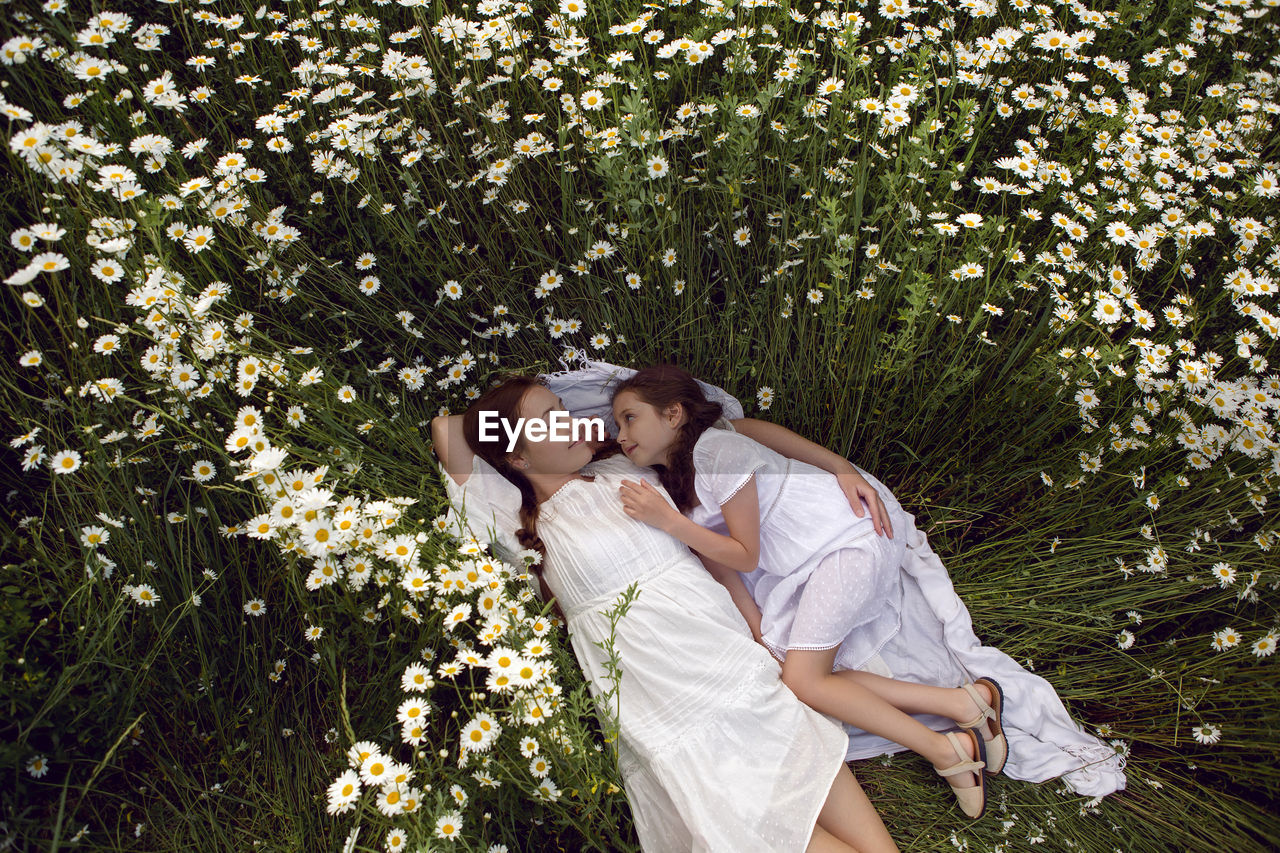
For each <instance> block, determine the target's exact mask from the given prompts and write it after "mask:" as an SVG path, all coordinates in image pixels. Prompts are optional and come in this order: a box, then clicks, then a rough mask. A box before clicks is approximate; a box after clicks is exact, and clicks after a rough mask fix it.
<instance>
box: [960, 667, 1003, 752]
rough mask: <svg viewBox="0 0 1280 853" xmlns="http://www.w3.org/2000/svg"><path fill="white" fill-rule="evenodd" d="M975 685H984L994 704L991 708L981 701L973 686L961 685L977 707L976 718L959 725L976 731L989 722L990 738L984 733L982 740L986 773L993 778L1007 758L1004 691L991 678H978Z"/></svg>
mask: <svg viewBox="0 0 1280 853" xmlns="http://www.w3.org/2000/svg"><path fill="white" fill-rule="evenodd" d="M974 683H975V684H985V685H986V686H987V688H988V689H989V690H990V691H991V695H992V701H993V702H994V703H995V707H994V708H993V707H992V706H991V705H988V704H987V703H986V702H984V701H982V696H981V695H979V693H978V691H977V690H975V689H974V685H973V684H962V685H960V687H961V688H963V689H964V690H965V692H967V693H968V694H969V698H971V699H972V700H973V704H974V705H977V706H978V716H976V717H974V718H973V719H972V720H970V721H969V722H967V723H959V726H960V728H962V729H976V728H977V727H978V726H980V725H982V724H983V723H985V722H986V721H987V720H990V721H991V731H992V734H991V735H990V736H988V735H987V733H986V732H985V731H984V732H983V733H982V740H983V741H984V744H985V746H986V750H987V757H986V761H987V769H986V773H987V774H988V775H990V776H994V775H995V774H997V773H999V772H1000V771H1001V770H1003V769H1004V763H1005V761H1006V760H1007V759H1008V758H1009V741H1008V739H1007V738H1006V737H1005V736H1004V721H1003V715H1004V691H1003V690H1001V689H1000V685H999V684H997V683H996V681H995V679H993V678H979V679H978V680H977V681H976V682H974Z"/></svg>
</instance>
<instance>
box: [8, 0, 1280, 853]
mask: <svg viewBox="0 0 1280 853" xmlns="http://www.w3.org/2000/svg"><path fill="white" fill-rule="evenodd" d="M1277 6H1280V0H1200V2H1192V0H1151V2H1124V1H1123V0H1121V2H1108V0H1067V1H1066V2H1053V3H1048V2H1046V3H1033V2H1031V0H934V2H921V0H910V1H909V0H861V2H843V3H842V2H831V0H817V2H813V0H806V2H797V3H788V2H783V0H657V2H640V0H608V2H606V0H553V2H544V0H530V1H529V2H511V0H480V2H474V3H446V2H443V0H397V2H391V1H390V0H333V2H328V0H318V2H317V0H289V1H288V2H286V0H252V2H233V0H203V2H200V1H199V0H173V1H172V2H165V1H164V0H118V2H117V1H116V0H44V2H41V0H10V2H4V3H0V20H3V24H2V26H0V42H2V44H0V114H2V115H3V118H0V130H3V136H4V141H5V146H4V151H5V154H4V157H5V158H6V162H5V169H4V180H3V181H2V182H0V200H2V207H0V209H2V210H3V214H4V217H5V229H4V237H5V243H4V245H3V246H2V247H0V258H2V260H0V277H3V279H4V285H3V288H2V292H0V297H2V299H3V311H4V323H3V337H4V339H5V345H4V346H3V352H2V354H0V422H2V423H3V426H4V433H3V438H4V441H5V442H6V445H5V447H4V448H3V454H4V455H3V462H2V464H0V519H3V523H2V524H0V544H2V546H3V547H2V548H0V551H2V554H0V703H2V704H0V774H2V776H0V850H14V851H28V850H30V851H58V850H126V851H178V850H183V851H187V850H200V851H223V850H226V851H254V850H262V851H321V850H323V851H348V853H349V851H388V853H394V851H400V850H406V851H420V850H431V851H440V850H457V851H479V853H500V851H507V853H516V851H525V850H530V851H579V850H607V851H637V850H639V845H638V842H637V839H636V835H635V830H634V827H633V823H632V818H631V812H630V810H629V807H628V804H627V800H626V797H625V794H624V793H623V791H622V788H621V778H620V776H619V773H618V768H617V763H616V757H615V752H614V746H613V743H614V740H613V736H612V732H611V729H610V727H609V726H608V725H606V724H605V723H604V722H602V719H601V717H599V716H598V715H597V712H596V705H595V703H594V702H593V700H592V699H591V698H590V696H589V695H588V693H587V689H586V685H585V684H584V682H583V678H582V675H581V673H580V670H579V669H578V666H577V663H576V662H575V660H574V657H573V654H572V652H571V650H570V648H569V644H568V641H567V637H566V634H565V632H564V628H563V625H562V624H561V623H560V621H559V620H558V619H557V618H556V615H555V613H554V611H552V610H551V609H550V608H549V606H544V605H543V604H542V603H541V602H540V601H539V599H538V598H537V597H536V596H535V595H534V594H533V591H532V588H531V586H530V584H529V582H528V581H529V573H528V566H527V565H511V564H507V563H504V562H502V561H501V560H499V559H498V558H497V557H496V556H495V555H493V554H492V553H491V551H490V549H488V548H487V543H485V542H483V541H477V540H474V539H471V538H470V537H468V536H466V535H464V534H463V533H462V532H461V529H460V527H459V525H458V523H457V517H456V515H455V514H454V513H452V512H451V511H450V508H449V505H448V503H447V500H446V498H445V492H444V488H443V484H442V481H441V474H440V472H439V470H438V468H437V466H436V464H435V463H434V460H433V457H432V454H431V442H430V430H429V428H428V425H429V422H430V419H431V418H432V417H434V416H435V415H437V414H439V413H446V412H448V413H459V412H461V411H462V410H463V409H464V408H465V407H466V405H467V403H468V401H469V400H471V399H474V398H475V397H476V396H478V395H479V394H480V393H481V392H482V391H483V390H484V389H486V388H487V387H488V386H489V385H490V383H491V382H493V381H494V379H495V378H496V377H498V376H499V375H501V374H502V373H504V372H507V371H520V372H550V371H556V370H562V369H567V368H572V367H574V366H577V365H580V364H582V363H584V360H585V359H592V360H599V361H605V362H609V363H611V364H616V365H623V366H629V367H641V366H644V365H648V364H653V363H657V362H664V361H673V362H676V363H679V364H681V365H682V366H684V367H685V368H686V369H688V370H689V371H691V372H692V373H693V374H695V375H696V376H698V377H700V378H702V379H705V380H707V381H710V382H713V383H715V384H717V385H720V386H722V387H723V388H725V389H726V390H728V391H729V392H730V393H731V394H733V395H734V396H736V397H737V398H738V399H740V400H741V401H742V403H743V405H744V407H745V410H746V414H747V416H749V417H754V418H759V419H763V420H769V421H774V422H776V423H780V424H783V425H785V426H787V427H789V428H791V429H793V430H795V431H796V432H798V433H800V434H801V435H804V436H806V437H808V438H810V439H811V440H813V441H815V442H818V443H819V444H822V445H824V446H826V447H828V448H831V449H832V450H835V451H836V452H838V453H840V454H842V455H845V456H847V457H849V458H850V459H853V460H854V461H855V462H857V463H858V464H859V465H860V466H862V467H863V468H866V469H867V470H869V471H871V472H873V473H874V474H875V475H876V476H877V477H879V478H880V479H882V480H883V481H884V482H885V483H887V484H888V485H889V486H890V488H892V489H893V491H894V493H895V494H896V495H897V496H898V497H899V499H900V500H901V501H902V503H903V505H904V506H906V508H907V509H908V510H909V511H910V512H912V513H914V514H915V516H916V520H917V524H918V526H919V527H920V529H922V530H924V531H926V533H927V534H928V536H929V539H930V543H931V544H932V547H933V548H934V550H936V551H937V552H938V554H939V555H940V556H941V557H942V559H943V561H944V562H945V563H946V565H947V566H948V568H949V570H950V572H951V574H952V578H953V580H954V583H955V587H956V590H957V592H958V593H959V594H960V596H961V597H962V598H963V599H964V601H965V603H966V604H967V606H968V608H969V612H970V614H971V615H972V617H973V623H974V627H975V630H976V632H977V634H978V636H979V637H980V638H982V640H983V641H984V642H986V643H988V644H990V645H994V646H998V647H999V648H1001V649H1003V650H1005V651H1007V652H1008V653H1009V654H1010V655H1012V656H1013V657H1014V658H1015V659H1017V660H1018V661H1019V662H1020V663H1022V664H1023V665H1025V666H1027V667H1028V668H1030V669H1032V670H1034V671H1035V672H1036V673H1038V674H1040V675H1042V676H1044V677H1045V678H1046V679H1048V680H1049V681H1050V682H1051V683H1052V685H1053V686H1054V687H1055V688H1056V689H1057V691H1058V693H1059V694H1060V696H1061V697H1062V698H1063V701H1064V702H1065V703H1066V705H1067V707H1068V708H1069V710H1070V711H1071V713H1072V715H1073V716H1074V717H1075V719H1077V720H1078V721H1079V722H1080V723H1081V725H1082V726H1083V727H1085V729H1086V730H1087V731H1089V732H1091V733H1093V734H1096V735H1097V736H1098V737H1099V738H1101V739H1102V741H1103V742H1104V743H1107V744H1109V745H1110V746H1111V747H1113V748H1114V749H1115V750H1117V751H1118V752H1119V753H1121V754H1122V755H1123V757H1124V761H1125V770H1126V774H1127V786H1126V788H1125V789H1124V790H1122V791H1119V792H1117V793H1115V794H1112V795H1109V796H1107V797H1104V798H1099V799H1090V798H1087V797H1081V796H1078V795H1076V794H1074V793H1073V792H1072V791H1071V790H1070V789H1069V788H1068V787H1067V786H1066V785H1065V784H1064V783H1063V781H1062V780H1060V779H1059V780H1052V781H1049V782H1045V783H1042V784H1038V785H1035V784H1030V783H1026V782H1020V781H1015V780H1012V779H1009V778H1007V777H1003V776H1001V777H996V778H994V779H993V780H992V782H991V784H990V786H989V795H988V796H989V803H988V810H987V814H986V816H985V817H983V818H982V819H980V820H978V821H969V820H967V819H966V818H964V816H963V815H962V814H961V813H960V811H959V810H958V809H957V808H956V807H955V806H954V804H953V798H952V797H951V795H950V793H949V792H948V790H947V788H946V786H945V784H943V783H941V782H940V780H938V779H937V777H936V776H935V775H934V774H933V772H932V768H931V767H930V766H929V765H928V763H927V762H926V761H925V760H924V759H922V758H919V757H916V756H913V755H911V754H909V753H904V754H901V755H897V756H893V757H886V758H882V759H871V760H868V761H862V762H858V763H856V764H855V765H854V770H855V772H856V774H857V776H858V778H859V779H860V781H861V782H862V785H863V787H864V788H865V789H866V791H867V792H868V794H869V795H870V797H871V799H872V801H873V803H874V804H875V806H876V807H877V809H878V810H879V812H880V814H881V815H882V816H883V818H884V821H885V823H886V825H887V826H888V828H889V829H890V831H891V833H892V834H893V836H894V838H895V840H896V841H897V843H898V844H899V846H900V847H901V848H902V849H903V850H905V851H925V850H940V851H950V850H961V851H975V853H976V851H1010V853H1011V851H1023V850H1028V849H1032V848H1036V847H1039V848H1040V849H1044V850H1054V851H1065V850H1072V851H1090V853H1092V852H1093V851H1097V853H1112V851H1121V853H1129V851H1135V853H1136V851H1153V853H1159V852H1160V851H1171V850H1177V851H1206V853H1208V851H1213V852H1214V853H1217V851H1224V850H1225V851H1262V850H1268V849H1277V848H1278V847H1280V820H1278V819H1277V817H1276V815H1277V814H1278V813H1280V770H1278V769H1277V768H1278V767H1280V684H1278V681H1280V664H1278V661H1280V655H1277V654H1275V652H1276V647H1277V643H1278V642H1280V530H1278V528H1277V523H1276V506H1277V501H1278V496H1277V491H1278V489H1280V443H1278V441H1277V426H1278V423H1277V422H1278V419H1280V348H1278V347H1277V341H1276V339H1277V335H1278V334H1280V305H1278V301H1277V299H1278V294H1280V246H1278V245H1277V242H1276V237H1277V233H1278V231H1280V132H1277V123H1278V121H1280V9H1277ZM623 666H625V662H624V663H623Z"/></svg>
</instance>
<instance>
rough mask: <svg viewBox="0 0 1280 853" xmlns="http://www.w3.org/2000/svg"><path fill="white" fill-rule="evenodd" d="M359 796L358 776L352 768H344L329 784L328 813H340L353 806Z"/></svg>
mask: <svg viewBox="0 0 1280 853" xmlns="http://www.w3.org/2000/svg"><path fill="white" fill-rule="evenodd" d="M359 798H360V777H359V776H358V775H357V774H356V771H354V770H344V771H343V772H342V774H341V775H339V776H338V778H337V779H335V780H334V781H333V784H332V785H330V786H329V804H328V806H327V811H328V812H329V814H342V813H343V812H347V811H350V810H351V809H352V808H354V807H355V803H356V800H358V799H359Z"/></svg>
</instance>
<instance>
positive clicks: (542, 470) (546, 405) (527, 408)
mask: <svg viewBox="0 0 1280 853" xmlns="http://www.w3.org/2000/svg"><path fill="white" fill-rule="evenodd" d="M553 412H561V413H563V414H561V415H558V416H556V417H555V418H554V419H553V417H552V413H553ZM567 414H568V410H567V409H565V407H564V404H563V403H562V402H560V398H559V397H557V396H556V395H555V394H553V393H551V391H550V390H548V389H546V388H530V389H529V391H528V392H526V393H525V395H524V398H523V399H521V400H520V417H522V418H524V425H523V427H522V429H521V433H522V434H521V437H520V441H519V443H518V444H517V445H516V449H515V450H514V451H513V452H512V453H511V454H510V456H509V458H510V460H511V462H512V464H514V465H515V466H516V469H517V470H520V471H523V472H525V473H534V474H572V473H573V472H575V471H577V470H578V469H579V468H581V467H582V466H583V465H586V464H587V463H588V462H590V461H591V455H592V448H591V445H589V444H587V442H586V440H585V439H586V438H589V437H590V434H589V433H588V431H587V430H586V429H582V428H580V429H579V430H578V438H577V440H575V439H574V437H573V433H574V431H573V429H572V428H571V426H570V420H569V418H568V417H565V415H567ZM531 424H534V426H533V429H532V436H533V437H530V435H531V433H530V425H531ZM511 426H512V427H513V428H514V426H515V425H514V424H512V425H511ZM504 440H505V439H504ZM525 463H527V467H525Z"/></svg>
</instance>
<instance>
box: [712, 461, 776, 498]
mask: <svg viewBox="0 0 1280 853" xmlns="http://www.w3.org/2000/svg"><path fill="white" fill-rule="evenodd" d="M763 467H764V462H763V461H761V462H757V463H756V464H755V466H754V467H752V469H751V470H750V471H748V472H747V476H746V477H744V478H743V479H742V482H741V483H738V485H736V486H734V487H733V491H731V492H729V494H728V495H726V496H725V497H724V498H723V499H722V500H721V501H720V506H724V505H725V504H727V503H728V502H729V501H731V500H733V498H734V496H735V495H737V494H738V492H740V491H742V490H743V489H744V488H745V487H746V485H747V483H750V482H751V478H752V477H754V476H755V474H756V472H757V471H759V470H760V469H761V468H763ZM774 506H777V504H776V503H775V504H774Z"/></svg>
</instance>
